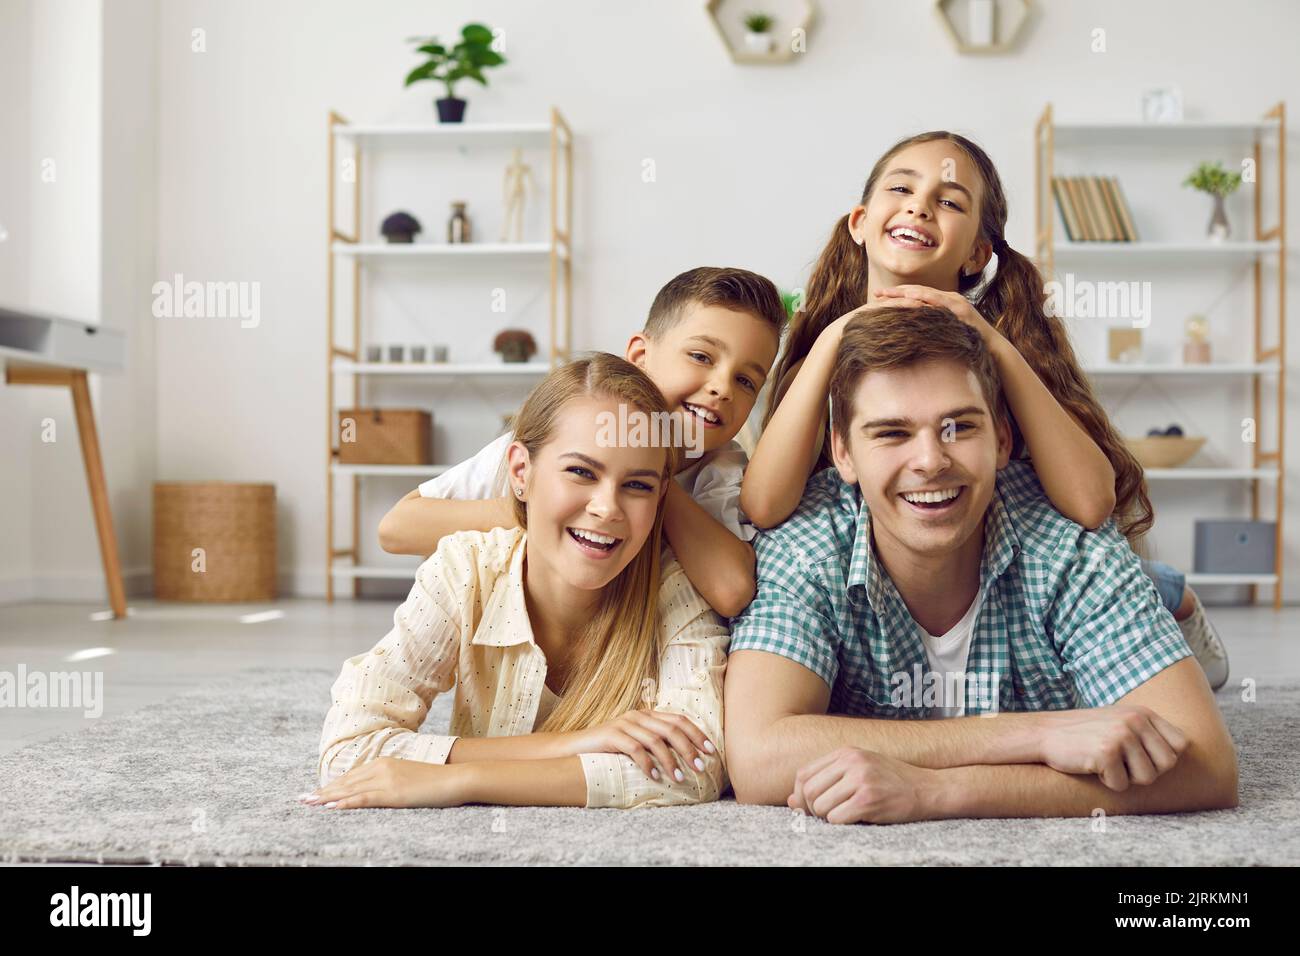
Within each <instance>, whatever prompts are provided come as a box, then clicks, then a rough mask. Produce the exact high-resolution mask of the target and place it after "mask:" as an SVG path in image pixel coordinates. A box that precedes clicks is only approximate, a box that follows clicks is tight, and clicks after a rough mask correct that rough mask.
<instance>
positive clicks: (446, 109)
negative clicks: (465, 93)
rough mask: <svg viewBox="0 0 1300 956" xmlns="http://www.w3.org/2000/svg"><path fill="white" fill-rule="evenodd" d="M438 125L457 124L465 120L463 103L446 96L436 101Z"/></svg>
mask: <svg viewBox="0 0 1300 956" xmlns="http://www.w3.org/2000/svg"><path fill="white" fill-rule="evenodd" d="M437 103H438V121H439V122H440V123H459V122H460V121H461V120H463V119H464V118H465V101H464V100H462V99H458V98H456V97H454V96H447V97H444V98H443V99H440V100H438V101H437Z"/></svg>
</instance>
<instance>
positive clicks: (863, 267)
mask: <svg viewBox="0 0 1300 956" xmlns="http://www.w3.org/2000/svg"><path fill="white" fill-rule="evenodd" d="M939 140H941V141H946V142H949V143H952V144H953V145H955V146H957V147H958V148H959V149H961V150H963V151H964V152H965V153H966V155H967V156H968V157H969V158H970V160H971V162H972V163H973V164H974V165H975V168H976V170H977V171H978V172H979V175H980V178H981V179H982V180H983V183H984V198H983V201H982V202H981V203H980V210H979V215H980V235H981V237H982V238H984V239H985V240H987V241H988V242H990V243H991V244H993V245H994V247H995V248H999V249H1000V251H999V252H998V265H997V272H996V274H995V275H994V276H993V278H992V279H991V280H990V281H989V283H988V284H987V285H986V286H984V287H983V289H982V290H980V291H979V292H978V294H977V295H976V297H975V298H974V299H973V303H974V305H975V308H976V309H978V310H979V312H980V313H981V314H982V315H983V316H984V317H985V318H986V319H987V320H988V321H989V322H990V323H991V324H992V325H993V326H994V328H996V329H997V330H998V331H999V332H1001V333H1002V334H1003V335H1004V336H1006V338H1007V339H1008V341H1010V342H1011V344H1012V345H1014V346H1015V347H1016V348H1017V349H1018V350H1019V352H1020V354H1021V355H1023V356H1024V357H1025V361H1026V362H1028V363H1029V366H1030V367H1031V368H1032V369H1033V370H1034V371H1035V372H1036V373H1037V374H1038V377H1039V378H1040V379H1041V380H1042V382H1043V384H1044V385H1045V386H1047V389H1048V391H1050V392H1051V393H1052V395H1053V396H1055V398H1056V400H1057V401H1058V402H1060V403H1061V405H1062V407H1064V408H1065V409H1066V410H1068V411H1070V412H1072V413H1073V414H1074V415H1075V417H1076V418H1078V419H1079V421H1080V422H1081V423H1082V424H1083V427H1084V429H1085V430H1086V431H1087V432H1088V435H1089V436H1090V437H1091V438H1092V440H1093V441H1094V442H1096V443H1097V445H1098V447H1100V448H1101V450H1102V451H1103V452H1104V453H1105V455H1106V457H1107V458H1108V459H1109V460H1110V463H1111V467H1112V468H1114V469H1115V512H1114V516H1115V524H1116V527H1117V528H1118V529H1119V531H1120V533H1121V534H1123V535H1124V536H1125V537H1127V538H1128V539H1129V541H1130V543H1133V544H1134V545H1135V546H1137V545H1138V543H1139V542H1140V540H1141V538H1142V536H1143V535H1145V534H1146V532H1147V531H1148V530H1150V528H1151V524H1152V521H1153V514H1152V510H1151V499H1150V498H1149V497H1147V489H1146V480H1145V479H1144V478H1143V475H1142V467H1141V466H1140V465H1139V464H1138V462H1137V459H1136V458H1134V457H1133V453H1132V452H1130V451H1129V450H1128V448H1127V446H1126V445H1125V444H1124V442H1123V440H1122V439H1121V438H1120V436H1119V433H1118V432H1117V431H1116V430H1115V428H1114V426H1112V425H1111V423H1110V419H1109V418H1108V417H1107V415H1106V412H1105V410H1103V409H1102V407H1101V405H1100V404H1099V403H1098V402H1097V399H1096V398H1095V397H1094V396H1093V392H1092V387H1091V386H1090V385H1089V384H1088V380H1087V378H1085V377H1084V374H1083V370H1082V369H1081V368H1080V367H1079V362H1078V359H1076V358H1075V355H1074V349H1073V348H1072V347H1071V345H1070V339H1069V336H1068V334H1067V333H1066V330H1065V326H1064V325H1063V324H1062V322H1061V320H1060V319H1059V318H1057V317H1056V316H1053V315H1050V314H1049V313H1048V312H1047V311H1046V309H1045V308H1044V301H1045V299H1046V298H1047V294H1046V289H1045V286H1044V283H1043V277H1042V275H1041V274H1040V273H1039V271H1038V269H1037V267H1035V265H1034V264H1033V262H1031V261H1030V260H1029V259H1028V258H1027V257H1026V256H1023V255H1021V254H1020V253H1019V252H1016V251H1015V250H1014V249H1012V248H1011V247H1010V246H1007V245H1006V244H1005V243H1006V238H1005V236H1004V230H1005V228H1006V224H1007V198H1006V193H1005V192H1004V191H1003V189H1002V180H1001V179H1000V178H999V176H998V171H997V169H996V167H994V165H993V161H992V160H991V159H989V157H988V154H987V153H985V152H984V150H982V149H981V148H980V147H979V146H977V145H975V143H973V142H971V141H970V140H969V139H967V138H966V137H964V136H961V135H958V134H957V133H950V132H948V131H946V130H934V131H931V132H927V133H920V134H918V135H916V136H909V137H908V138H906V139H904V140H900V141H899V142H898V143H895V144H894V145H893V146H892V147H890V149H889V150H888V151H887V152H886V153H885V154H884V155H883V156H881V157H880V159H879V160H878V161H877V162H876V165H875V166H873V167H872V169H871V174H870V175H869V176H868V177H867V183H866V186H864V187H863V190H862V199H861V204H862V205H864V206H865V205H866V204H867V201H868V199H870V197H871V193H872V190H873V189H874V188H875V186H876V183H877V181H878V180H879V179H880V177H881V176H882V175H883V174H884V171H885V169H886V167H887V164H888V163H889V162H890V161H891V160H893V158H894V157H895V156H897V155H898V154H899V153H900V152H902V151H903V150H905V149H907V148H909V147H911V146H915V145H917V144H919V143H930V142H935V141H939ZM848 223H849V217H848V215H847V214H846V215H844V216H841V217H840V220H839V221H838V222H837V223H835V228H834V229H833V230H832V231H831V237H830V241H829V242H828V243H827V244H826V248H825V249H823V250H822V254H821V256H820V257H819V258H818V260H817V264H816V265H815V266H814V267H813V272H812V276H811V277H810V278H809V280H808V288H807V291H806V294H805V298H804V306H803V309H802V310H801V311H799V312H797V313H795V315H794V318H793V320H792V321H791V323H790V333H789V336H788V338H787V341H786V346H785V351H784V353H783V354H782V357H781V361H780V362H779V363H778V365H777V373H776V376H775V377H774V378H773V381H772V399H771V402H770V403H769V405H768V409H767V413H766V415H765V416H764V420H763V424H764V426H766V425H767V422H768V421H770V420H771V417H772V413H773V412H774V411H775V410H776V407H777V404H778V403H779V402H780V400H781V398H782V397H783V395H784V393H785V390H786V389H787V388H788V387H789V385H790V382H791V381H792V380H793V378H794V374H793V373H792V371H791V370H792V369H793V368H794V366H795V364H796V363H798V362H799V361H801V360H802V359H803V358H804V357H805V356H806V355H807V354H808V352H809V350H810V349H811V348H812V345H813V343H814V342H815V341H816V340H817V336H818V335H820V334H821V333H822V330H823V329H825V328H826V326H827V325H829V324H830V323H831V322H833V321H835V319H837V318H839V317H840V316H842V315H845V314H846V313H849V312H852V311H854V310H855V309H858V308H860V307H862V306H863V305H866V304H868V298H867V253H866V247H865V246H859V245H858V244H857V243H856V242H854V241H853V237H852V235H851V234H850V233H849V225H848ZM982 280H983V276H982V274H980V273H976V274H974V275H971V276H965V275H963V276H960V277H959V278H958V285H957V288H958V290H959V291H960V292H962V293H963V294H967V295H969V294H970V293H972V292H974V291H975V290H976V289H977V288H978V287H979V286H980V283H981V282H982ZM1012 427H1013V429H1014V430H1015V432H1016V434H1017V435H1019V426H1018V425H1017V424H1016V422H1015V418H1014V416H1012ZM829 456H830V434H829V423H828V428H827V433H826V435H825V436H824V437H823V442H822V452H821V456H820V457H819V458H818V460H817V463H816V465H815V466H814V469H815V470H820V469H822V468H824V467H826V466H828V465H830V464H831V460H830V457H829Z"/></svg>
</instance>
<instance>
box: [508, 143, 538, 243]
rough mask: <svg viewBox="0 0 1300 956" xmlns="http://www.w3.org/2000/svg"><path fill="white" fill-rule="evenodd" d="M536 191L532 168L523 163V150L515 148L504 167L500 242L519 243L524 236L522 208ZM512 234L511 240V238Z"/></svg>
mask: <svg viewBox="0 0 1300 956" xmlns="http://www.w3.org/2000/svg"><path fill="white" fill-rule="evenodd" d="M536 191H537V183H536V181H535V180H534V179H533V167H531V166H529V165H528V164H527V163H525V162H524V157H523V150H521V149H518V148H516V149H515V152H514V156H512V157H511V159H510V164H509V165H508V166H506V175H505V182H504V184H503V188H502V195H503V198H504V199H505V204H506V215H505V221H504V222H503V223H502V224H501V241H502V242H521V241H523V234H524V207H525V206H526V205H527V204H528V198H529V196H530V195H531V194H532V193H534V192H536ZM511 233H513V234H514V235H513V238H512V237H511Z"/></svg>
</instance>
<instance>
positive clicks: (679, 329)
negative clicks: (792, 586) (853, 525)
mask: <svg viewBox="0 0 1300 956" xmlns="http://www.w3.org/2000/svg"><path fill="white" fill-rule="evenodd" d="M785 320H786V314H785V308H784V306H783V305H782V303H781V296H780V294H779V293H778V292H777V289H776V286H774V285H773V284H772V283H771V281H769V280H768V279H765V278H763V277H762V276H760V275H757V274H755V273H753V272H748V271H746V270H744V269H721V268H712V267H702V268H698V269H691V270H690V271H688V272H683V273H682V274H681V275H679V276H677V277H676V278H674V279H673V280H672V281H670V282H669V283H668V284H667V285H665V286H664V287H663V288H662V289H660V290H659V294H658V295H657V296H655V300H654V303H653V304H652V305H651V306H650V314H649V316H648V317H647V318H646V323H645V328H643V329H642V330H641V331H640V332H637V333H636V334H634V335H633V336H632V337H631V339H629V340H628V343H627V349H626V353H625V354H626V357H627V360H628V361H629V362H632V363H633V364H634V365H636V366H638V367H639V368H641V369H643V370H644V371H645V373H646V374H647V375H648V376H649V377H650V379H651V380H652V381H653V382H654V383H655V384H656V385H658V386H659V390H660V391H661V392H663V394H664V398H666V399H667V400H668V405H669V407H670V408H673V409H679V410H681V412H682V413H683V414H684V415H686V416H688V418H687V422H688V423H689V424H690V425H691V426H692V429H691V433H694V434H699V431H698V430H700V429H702V435H703V442H702V444H703V452H704V453H703V455H701V456H699V457H690V456H689V455H684V456H683V458H682V468H681V470H680V471H678V473H677V476H676V478H677V480H676V481H675V482H672V483H671V484H670V485H669V487H668V490H667V492H666V496H665V501H664V533H665V535H666V536H667V538H668V544H669V545H670V546H671V548H672V550H673V553H674V555H675V556H676V558H677V560H678V561H679V562H680V563H681V565H682V568H683V570H684V571H685V572H686V576H687V577H688V578H689V579H690V581H691V583H692V584H693V585H695V588H696V590H698V591H699V592H700V594H701V595H703V597H704V599H705V600H706V601H708V602H709V604H710V605H712V607H713V609H714V610H715V611H717V612H718V613H719V614H721V615H723V616H724V617H734V616H735V615H737V614H739V613H740V612H741V611H742V610H744V608H745V606H746V605H747V604H749V602H750V599H751V598H753V596H754V549H753V548H752V546H751V545H750V541H751V540H752V539H753V537H754V535H755V533H756V529H755V528H754V526H753V525H752V524H750V522H749V520H748V519H747V518H746V517H745V516H744V515H743V514H742V513H741V511H740V484H741V479H742V478H743V477H744V473H745V465H746V463H747V460H748V459H747V457H746V455H745V451H744V449H743V448H741V446H740V445H739V444H738V443H737V442H736V441H734V439H735V437H736V434H737V433H738V432H739V431H740V429H741V428H742V427H743V426H744V424H745V420H746V419H747V418H748V417H749V413H750V410H751V409H752V408H753V407H754V401H755V399H757V398H758V393H759V392H760V391H761V390H762V388H763V383H764V382H765V381H766V379H767V374H768V372H769V371H770V370H771V368H772V364H773V362H775V360H776V353H777V350H778V349H779V348H780V343H781V332H782V329H783V328H784V326H785ZM511 440H512V436H511V434H510V433H509V432H507V433H506V434H504V435H501V436H500V437H499V438H497V439H496V440H495V441H493V442H491V443H490V444H489V445H487V446H486V447H485V448H484V449H483V450H482V451H480V452H479V453H478V454H476V455H475V456H474V457H473V458H470V459H468V460H467V461H463V462H461V463H460V464H459V465H456V466H455V467H454V468H451V469H449V470H448V471H446V472H444V473H443V474H441V475H439V476H438V477H436V478H432V479H430V480H429V481H426V482H424V483H423V484H421V485H420V486H419V488H417V489H416V490H415V491H412V492H411V493H410V494H408V495H407V496H406V497H405V498H403V499H402V500H401V501H399V502H398V503H397V504H396V505H394V506H393V508H392V510H391V511H389V512H388V514H386V515H385V516H384V519H383V520H382V521H381V522H380V523H379V543H380V545H381V546H382V547H383V549H384V550H385V551H389V552H392V553H394V554H417V555H420V556H422V557H423V556H427V555H429V554H430V553H432V551H433V550H434V549H435V548H436V547H437V545H438V541H439V540H440V539H441V538H442V537H443V536H444V535H447V534H452V533H454V532H457V531H463V530H482V531H489V530H491V529H492V528H498V527H509V526H511V525H513V524H514V516H513V513H512V510H511V507H512V506H511V503H510V501H509V500H508V499H507V498H506V496H505V476H504V474H503V471H502V469H501V462H502V460H503V459H504V457H505V451H506V448H508V447H509V445H510V442H511Z"/></svg>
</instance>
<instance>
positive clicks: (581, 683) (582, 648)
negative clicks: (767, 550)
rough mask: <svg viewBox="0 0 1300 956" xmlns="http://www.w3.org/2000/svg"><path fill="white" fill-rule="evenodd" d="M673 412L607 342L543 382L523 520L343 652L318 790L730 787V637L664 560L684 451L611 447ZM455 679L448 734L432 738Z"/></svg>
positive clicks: (433, 568) (389, 796)
mask: <svg viewBox="0 0 1300 956" xmlns="http://www.w3.org/2000/svg"><path fill="white" fill-rule="evenodd" d="M620 405H623V406H626V408H625V409H624V410H623V412H624V415H623V417H622V418H620V417H619V413H620V408H619V406H620ZM668 412H669V409H668V407H667V404H666V403H665V401H664V399H663V396H662V395H661V394H660V392H659V390H658V389H657V388H656V387H655V386H654V384H653V383H652V382H651V381H650V380H649V379H648V378H647V377H646V376H645V374H644V373H643V372H641V371H640V370H639V369H637V368H636V367H635V366H634V365H632V364H630V363H629V362H626V361H624V360H623V359H620V358H616V357H615V356H612V355H607V354H604V353H597V354H594V355H592V356H591V357H589V358H585V359H581V360H579V361H576V362H573V363H571V364H569V365H566V366H564V367H563V368H560V369H557V370H556V371H554V372H552V373H551V374H550V375H549V376H548V377H547V378H546V379H545V380H544V381H543V382H542V384H541V385H539V386H538V387H537V388H536V389H535V390H534V391H533V393H532V394H531V395H530V396H529V397H528V400H527V401H526V402H524V405H523V408H522V409H521V410H520V412H519V415H518V416H517V417H516V420H515V440H514V442H513V443H512V444H511V445H510V448H509V451H508V457H507V469H508V477H509V482H510V487H511V489H512V491H513V494H514V505H515V517H516V519H517V521H518V527H515V528H508V529H507V528H498V529H496V530H494V531H489V532H481V531H462V532H459V533H457V534H454V535H449V536H447V537H446V538H444V539H443V540H442V541H441V542H440V543H439V545H438V549H437V551H436V552H435V553H434V554H433V555H432V556H430V558H429V559H428V560H427V561H425V562H424V563H423V564H422V565H421V566H420V568H419V570H418V571H417V572H416V581H415V586H414V587H413V588H412V589H411V593H410V595H409V596H408V597H407V599H406V602H405V603H404V604H402V606H401V607H399V608H398V609H397V612H396V613H395V614H394V618H393V624H394V626H393V629H392V630H391V631H389V633H388V635H387V636H386V637H385V638H384V639H383V640H381V641H380V642H379V643H378V644H377V645H376V646H375V647H374V649H373V650H371V651H370V652H369V653H368V654H362V655H359V656H356V657H353V658H350V659H349V660H348V661H346V662H345V663H344V665H343V672H342V673H341V674H340V675H339V678H338V680H337V681H335V683H334V686H333V688H332V696H333V701H334V703H333V706H332V707H331V708H330V711H329V714H328V715H327V717H326V720H325V727H324V730H323V732H322V735H321V745H320V763H319V773H320V782H321V787H320V789H319V790H317V791H316V792H315V793H314V794H311V795H306V794H304V795H303V797H302V798H300V799H302V800H304V802H308V803H313V804H318V805H322V806H324V807H327V808H329V809H352V808H356V807H413V806H435V807H449V806H457V805H460V804H463V803H495V804H518V805H541V806H579V807H637V806H664V805H671V804H689V803H697V802H702V801H707V800H714V799H716V798H717V797H718V795H719V793H720V792H721V791H722V790H723V789H724V788H725V786H726V783H727V781H726V772H725V768H724V765H723V759H722V752H723V742H722V678H723V673H724V671H725V668H726V647H727V643H728V640H729V637H728V633H727V630H726V628H725V627H723V625H722V623H721V621H720V619H719V618H718V617H717V615H716V614H715V613H714V612H713V611H712V610H711V609H710V608H709V606H708V605H707V604H706V603H705V601H704V600H703V599H702V598H701V597H700V596H699V594H698V593H696V591H695V590H694V588H692V587H691V585H690V583H689V582H688V581H687V579H686V576H685V574H684V573H683V572H682V570H681V566H680V565H678V564H677V563H676V561H671V562H670V563H669V564H668V565H666V566H665V567H664V568H663V569H662V573H661V569H660V558H659V550H660V549H659V542H660V534H661V528H662V520H663V519H662V509H661V505H662V502H663V496H664V490H665V488H666V487H667V485H668V482H669V481H671V480H672V475H673V474H674V472H675V470H676V465H677V459H678V456H679V454H680V451H679V449H676V448H668V447H658V446H654V445H652V446H651V447H646V446H645V444H644V443H643V444H642V445H641V446H640V447H628V443H627V442H625V441H616V442H613V443H611V442H610V441H609V430H608V428H607V427H602V423H608V422H610V421H630V420H632V417H633V416H634V415H636V414H638V413H639V414H643V415H647V416H650V418H649V419H648V420H649V421H652V422H659V421H662V420H663V418H662V417H656V416H667V414H668ZM605 416H612V418H606V417H605ZM611 444H617V445H618V446H619V447H610V445H611ZM453 688H454V689H455V695H456V696H455V704H454V711H453V716H452V721H451V728H450V734H449V735H445V736H444V735H437V734H422V733H418V732H417V731H418V730H419V727H420V725H421V724H422V723H423V721H424V718H425V715H426V714H427V713H428V709H429V705H430V703H431V702H432V701H433V699H434V697H436V696H437V695H438V694H441V693H447V692H449V691H451V690H452V689H453ZM651 704H653V709H650V705H651Z"/></svg>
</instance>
